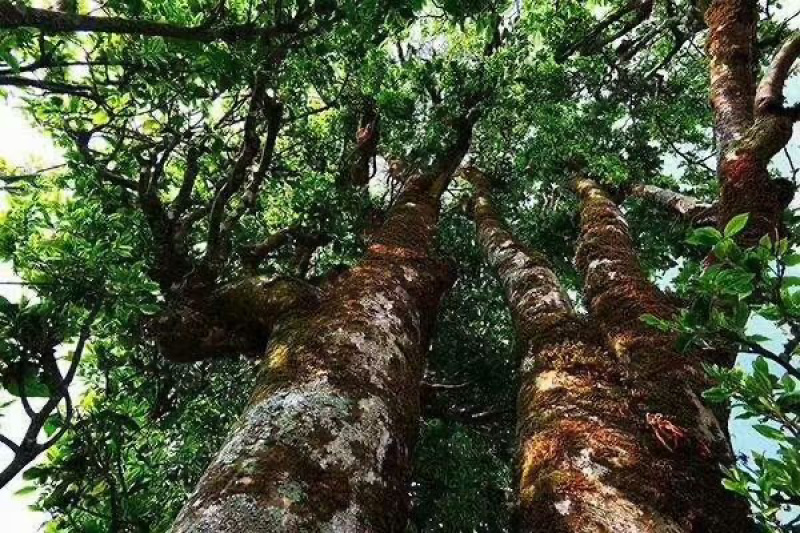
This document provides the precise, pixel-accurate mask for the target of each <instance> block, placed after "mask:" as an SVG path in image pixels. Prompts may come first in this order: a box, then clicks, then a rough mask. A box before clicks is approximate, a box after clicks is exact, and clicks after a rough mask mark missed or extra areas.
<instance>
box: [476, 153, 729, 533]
mask: <svg viewBox="0 0 800 533" xmlns="http://www.w3.org/2000/svg"><path fill="white" fill-rule="evenodd" d="M467 176H468V179H469V180H470V181H471V182H472V183H473V185H474V186H475V190H476V196H477V198H476V203H475V213H474V214H475V222H476V225H477V230H478V239H479V242H480V244H481V247H482V248H483V250H484V252H485V253H486V255H487V258H488V260H489V263H490V264H491V265H492V266H493V267H494V268H495V270H496V271H497V275H498V277H499V278H500V281H501V283H502V284H503V287H504V289H505V293H506V299H507V301H508V304H509V307H510V308H511V311H512V316H513V318H514V330H515V334H516V336H517V341H518V343H519V345H520V347H521V351H522V353H521V358H520V389H519V396H518V402H517V416H518V425H517V449H518V458H517V483H518V489H517V490H518V502H517V504H518V509H517V517H516V518H517V521H518V523H519V530H520V531H522V532H523V533H524V532H531V533H533V532H541V531H549V532H554V533H560V532H564V533H579V532H580V533H589V532H597V531H620V532H622V531H624V532H669V533H673V532H690V531H692V532H700V531H703V532H717V531H719V532H721V531H743V529H735V528H731V529H725V528H727V523H726V524H725V526H724V527H723V525H722V523H720V524H718V525H716V524H715V523H714V522H711V521H707V520H705V521H704V520H700V519H698V516H697V514H696V512H695V510H696V506H694V505H689V503H691V502H690V501H685V500H686V496H685V495H681V494H680V493H676V492H675V491H676V490H677V489H681V488H683V489H686V486H687V484H686V483H681V482H680V481H679V480H680V479H682V478H681V477H680V476H681V475H682V474H684V472H682V468H681V467H680V464H682V463H683V462H686V461H688V459H686V458H684V457H682V456H681V457H670V454H665V450H664V448H663V445H661V443H660V442H659V441H658V440H657V439H654V438H653V428H652V427H651V425H650V424H648V423H647V421H646V420H644V419H641V417H640V415H641V412H640V411H639V410H638V409H636V402H637V397H636V395H632V394H631V391H633V390H638V386H637V385H636V384H635V383H630V382H629V380H630V378H631V377H632V376H631V374H630V372H629V371H628V370H627V364H626V362H625V361H623V360H620V359H618V358H617V357H616V354H614V353H613V352H611V350H610V349H609V348H608V347H607V346H606V342H605V336H604V334H603V333H602V332H601V331H600V330H599V329H598V327H597V326H596V325H595V323H596V322H597V321H592V320H591V319H587V318H582V317H579V316H577V315H576V314H575V312H574V311H573V309H572V307H571V304H570V302H569V299H568V298H567V297H566V296H565V295H564V293H563V290H562V288H561V285H560V284H559V282H558V279H557V277H556V275H555V274H554V273H553V271H552V270H551V269H550V267H549V266H548V264H547V261H546V260H545V259H544V257H543V256H542V255H540V254H538V253H536V252H532V251H529V250H527V249H526V248H525V246H524V245H522V244H520V243H519V242H518V241H517V240H516V239H515V238H514V237H513V235H512V234H511V233H510V232H509V231H507V230H506V229H504V228H503V226H502V223H501V222H500V220H499V218H498V216H497V215H496V213H495V212H494V210H493V207H492V204H491V199H490V196H489V194H490V193H489V187H488V183H487V181H486V180H485V178H484V177H483V175H482V174H480V172H479V171H477V170H475V169H470V170H469V171H468V172H467ZM684 388H685V387H684ZM690 408H693V406H691V407H690ZM722 440H723V441H724V438H722ZM710 466H711V468H713V469H714V472H716V465H715V464H714V463H710ZM673 475H674V476H677V478H676V479H673ZM692 479H695V478H692ZM716 482H717V484H718V485H719V482H720V480H719V476H717V478H716ZM696 488H705V487H692V490H694V489H696ZM694 493H695V495H696V496H695V499H701V498H704V497H706V495H705V494H704V493H702V492H694ZM710 494H712V495H714V496H717V495H719V496H720V497H723V496H725V493H724V492H723V491H722V487H721V486H718V487H716V488H715V489H714V490H713V491H712V492H711V493H710ZM717 501H720V500H717ZM714 503H716V502H711V503H710V504H711V505H713V504H714ZM706 524H715V525H713V526H711V527H710V528H708V529H707V528H705V526H706Z"/></svg>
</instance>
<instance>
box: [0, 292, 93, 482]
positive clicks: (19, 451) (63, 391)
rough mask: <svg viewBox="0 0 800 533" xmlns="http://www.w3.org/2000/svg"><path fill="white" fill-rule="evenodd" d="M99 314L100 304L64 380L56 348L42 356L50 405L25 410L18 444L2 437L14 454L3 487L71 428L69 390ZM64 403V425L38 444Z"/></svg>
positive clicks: (0, 479)
mask: <svg viewBox="0 0 800 533" xmlns="http://www.w3.org/2000/svg"><path fill="white" fill-rule="evenodd" d="M99 312H100V305H95V306H94V308H93V309H92V310H91V311H90V312H89V314H88V316H87V317H86V320H85V321H84V323H83V326H82V327H81V330H80V333H79V334H78V341H77V343H76V345H75V351H74V352H73V355H72V360H71V362H70V366H69V368H68V369H67V372H66V374H64V376H63V377H62V376H61V372H60V371H59V370H58V365H57V363H56V360H55V355H54V349H55V347H53V346H50V347H48V350H49V351H48V352H47V353H42V354H41V356H42V361H43V366H44V367H45V372H46V374H47V376H48V380H49V381H50V382H51V394H50V397H49V399H48V400H47V402H45V404H44V406H42V408H41V409H40V410H38V411H35V410H33V409H32V408H31V409H30V410H29V411H28V409H26V411H28V416H29V417H30V422H29V423H28V429H27V430H26V431H25V435H24V436H23V438H22V441H21V442H20V443H19V444H17V443H15V442H13V441H12V440H11V439H9V438H8V437H5V436H3V435H0V442H2V443H3V444H5V445H6V446H8V447H9V449H11V450H12V451H13V452H14V457H13V458H12V459H11V462H10V463H9V464H8V465H7V466H6V467H5V468H4V469H3V471H2V472H0V488H2V487H4V486H5V485H7V484H8V483H9V482H10V481H11V480H12V479H14V477H15V476H16V475H17V474H19V473H20V472H21V471H22V470H24V469H25V467H27V466H28V465H29V464H30V463H31V462H32V461H33V460H34V459H36V458H37V457H38V456H39V455H40V454H41V453H42V452H44V451H45V450H47V449H48V448H50V447H51V446H53V445H54V444H55V443H56V442H58V440H59V439H60V438H61V437H62V436H63V435H64V433H65V432H66V431H67V429H69V426H70V425H71V422H72V417H73V414H74V408H73V403H72V398H71V397H70V395H69V387H70V385H71V384H72V381H73V380H74V379H75V375H76V374H77V372H78V367H79V366H80V361H81V358H82V356H83V352H84V349H85V348H86V343H87V342H88V340H89V337H90V335H91V326H92V324H93V323H94V321H95V319H96V318H97V315H98V313H99ZM22 382H23V380H22V379H21V380H20V383H22ZM21 389H22V390H21V391H20V400H22V401H23V404H27V405H28V406H29V407H30V404H29V403H28V399H27V397H26V395H25V391H24V387H21ZM62 401H63V402H64V404H65V414H64V422H63V424H62V425H61V427H60V428H59V430H58V431H57V432H56V433H55V434H54V435H53V436H51V437H50V438H49V439H47V440H46V441H45V442H43V443H40V442H39V441H38V438H39V433H40V432H41V431H42V428H43V427H44V425H45V423H46V422H47V419H48V418H49V417H50V416H51V415H52V414H53V413H54V412H55V411H56V410H57V409H58V406H59V404H60V403H61V402H62Z"/></svg>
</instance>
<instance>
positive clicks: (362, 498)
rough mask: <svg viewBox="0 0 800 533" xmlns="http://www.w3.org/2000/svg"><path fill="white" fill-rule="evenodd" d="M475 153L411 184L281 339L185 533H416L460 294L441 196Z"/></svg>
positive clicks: (284, 326) (195, 500) (284, 325)
mask: <svg viewBox="0 0 800 533" xmlns="http://www.w3.org/2000/svg"><path fill="white" fill-rule="evenodd" d="M466 142H467V144H466V145H468V134H467V137H466ZM466 145H464V146H460V147H459V148H458V149H457V150H453V151H451V152H450V154H449V155H448V156H447V158H446V159H447V160H446V161H445V162H444V164H443V165H440V168H438V169H436V170H435V171H431V172H429V173H426V174H415V175H412V176H411V177H409V178H408V179H407V181H406V185H405V189H404V192H403V194H402V195H401V197H400V198H399V199H398V201H397V203H396V205H395V207H394V208H393V209H392V211H391V213H390V215H389V217H388V219H387V221H386V223H385V224H384V225H383V227H382V229H381V230H380V231H379V232H378V234H377V236H376V238H375V240H374V241H373V243H372V245H371V246H370V248H369V251H368V252H367V254H366V256H365V258H364V259H363V260H362V261H361V262H360V263H359V264H357V265H356V266H354V267H352V268H351V269H350V270H348V271H347V272H345V273H344V274H342V275H341V276H339V277H338V278H336V279H333V280H330V281H329V282H328V286H327V287H324V288H323V290H322V296H321V302H320V304H319V306H318V307H317V308H316V309H315V310H313V311H306V312H299V313H295V314H293V315H290V316H289V317H287V318H284V319H283V320H282V321H281V322H280V323H279V324H278V325H277V326H276V327H275V330H274V332H273V334H272V336H271V338H270V340H269V344H268V347H267V354H266V357H265V359H264V362H263V366H262V369H261V373H260V375H259V378H258V380H257V385H256V389H255V392H254V393H253V395H252V397H251V399H250V402H249V404H248V406H247V408H246V410H245V412H244V414H243V416H242V417H241V419H240V420H239V422H238V423H237V424H236V426H235V427H234V429H233V431H232V433H231V434H230V436H229V437H228V439H227V443H226V444H225V445H224V447H223V448H222V450H221V451H220V452H219V455H218V456H217V457H216V459H215V460H214V461H213V462H212V464H211V465H210V466H209V468H208V470H207V471H206V473H205V475H204V476H203V478H202V479H201V481H200V483H199V485H198V487H197V490H196V491H195V493H194V494H193V495H192V496H191V498H190V500H189V501H188V503H187V504H186V506H185V507H184V509H183V511H182V512H181V514H180V516H179V517H178V519H177V521H176V523H175V525H174V528H173V531H174V532H176V533H187V532H196V533H197V532H206V531H207V532H215V533H224V532H234V531H235V532H242V531H247V532H249V533H251V532H260V531H263V532H275V531H292V532H295V531H304V532H305V531H308V532H315V531H342V532H344V531H347V532H368V531H369V532H373V531H381V532H384V531H385V532H402V531H404V529H405V522H406V518H407V510H408V504H409V502H408V500H409V498H408V482H409V473H410V465H409V462H410V452H411V449H412V447H413V444H414V440H415V434H416V429H417V421H418V418H419V410H420V406H419V388H420V381H421V377H422V371H423V365H424V360H425V354H426V351H427V350H428V345H429V339H430V334H431V329H432V326H433V323H434V320H435V317H436V311H437V307H438V304H439V301H440V299H441V298H442V296H443V294H444V293H445V291H446V289H447V288H448V287H449V285H450V284H451V283H452V278H451V275H450V274H449V269H448V268H447V267H446V265H445V264H443V263H442V262H441V261H439V260H437V259H436V258H435V257H433V255H432V247H433V238H434V235H435V228H436V221H437V216H438V206H439V198H440V195H441V191H442V190H443V187H444V184H446V182H447V180H448V179H449V177H450V176H451V175H452V172H453V171H454V169H455V168H456V167H457V164H458V162H459V161H460V160H461V157H462V156H463V153H464V151H465V150H466Z"/></svg>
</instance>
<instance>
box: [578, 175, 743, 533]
mask: <svg viewBox="0 0 800 533" xmlns="http://www.w3.org/2000/svg"><path fill="white" fill-rule="evenodd" d="M575 187H576V190H577V193H578V195H579V196H580V198H581V201H582V213H581V237H580V242H579V245H578V250H577V257H576V263H577V266H578V268H579V270H580V271H581V272H582V273H583V275H584V291H585V292H584V296H585V299H586V301H587V304H588V306H589V312H590V314H591V316H592V317H593V320H594V322H595V324H597V326H598V327H599V329H600V331H601V333H602V335H603V337H604V338H605V343H606V346H607V347H608V348H609V350H610V351H611V352H612V354H613V356H614V357H615V359H616V361H617V363H618V364H619V365H620V366H621V368H622V369H623V370H624V373H623V376H622V380H623V381H622V383H623V386H624V388H625V390H626V391H627V394H628V395H629V404H628V409H629V410H630V415H629V416H630V421H629V423H630V424H631V425H632V426H633V427H635V428H636V432H637V433H638V434H639V435H641V436H642V437H641V440H640V442H639V444H640V445H641V446H643V448H644V449H645V450H646V454H644V455H638V456H637V455H631V456H629V457H628V459H627V460H630V461H633V462H634V463H635V466H633V467H631V468H630V469H629V470H628V472H629V475H627V476H623V477H619V478H617V479H615V480H614V481H613V482H612V484H613V485H614V486H615V487H617V489H618V490H621V491H623V492H625V493H627V494H630V495H631V499H633V500H635V501H639V502H646V503H648V504H649V505H650V506H652V507H654V508H657V509H660V510H662V512H663V513H664V515H665V516H670V517H671V519H672V524H673V525H672V526H670V527H673V529H664V531H686V532H700V531H703V532H709V533H715V532H719V533H722V532H744V531H753V530H754V529H753V525H752V523H751V522H750V520H749V519H748V509H747V504H746V503H745V502H744V501H743V500H740V499H739V498H738V497H736V496H735V495H734V494H733V493H731V492H729V491H727V490H725V489H724V488H723V486H722V471H721V469H720V465H725V464H730V463H731V462H732V460H733V457H732V453H731V449H730V444H729V442H728V438H727V432H726V431H725V430H724V429H723V427H722V424H721V422H720V421H719V419H718V417H717V416H716V415H715V413H714V412H712V411H711V410H710V409H709V408H708V407H706V406H705V405H704V404H703V402H702V399H701V396H700V395H701V393H702V391H703V390H705V389H706V388H708V385H709V384H708V383H707V379H706V377H705V374H704V372H703V369H702V366H701V364H702V363H703V362H706V361H708V360H709V358H712V359H713V358H714V357H725V354H700V353H688V354H684V353H681V352H679V351H678V350H677V348H676V340H677V339H676V338H675V336H674V335H672V334H668V333H664V332H661V331H658V330H655V329H653V328H651V327H650V326H648V325H646V324H645V323H643V322H642V321H641V317H642V316H643V315H644V314H651V315H654V316H656V317H659V318H662V319H667V318H670V317H673V316H674V314H675V312H676V309H675V308H674V306H673V304H672V302H671V301H670V299H669V298H667V297H666V295H664V294H663V293H662V292H661V291H659V290H658V288H657V287H655V285H653V283H651V282H650V281H649V280H648V279H647V278H646V276H645V274H644V273H643V271H642V269H641V267H640V265H639V262H638V258H637V255H636V251H635V248H634V244H633V241H632V239H631V236H630V234H629V233H628V227H627V224H626V222H625V220H624V218H623V216H622V214H621V212H620V211H619V209H618V207H617V206H616V205H615V204H614V202H613V201H612V200H611V199H610V198H609V197H608V196H607V195H606V194H605V193H604V192H603V191H602V189H601V188H600V187H599V186H598V185H597V184H596V183H595V182H593V181H592V180H589V179H580V180H577V181H576V184H575ZM676 528H677V529H676ZM659 531H660V530H659Z"/></svg>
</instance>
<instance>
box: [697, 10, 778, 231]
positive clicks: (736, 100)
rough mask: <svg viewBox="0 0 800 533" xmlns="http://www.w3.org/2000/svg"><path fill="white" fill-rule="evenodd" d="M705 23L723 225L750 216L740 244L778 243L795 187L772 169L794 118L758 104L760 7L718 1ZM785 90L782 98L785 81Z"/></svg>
mask: <svg viewBox="0 0 800 533" xmlns="http://www.w3.org/2000/svg"><path fill="white" fill-rule="evenodd" d="M705 19H706V22H707V24H708V27H709V37H708V55H709V59H710V62H711V65H710V71H711V104H712V107H713V109H714V133H715V137H716V140H717V154H718V168H717V173H718V178H719V183H720V200H719V213H718V214H719V217H718V224H719V227H720V228H724V227H725V224H727V223H728V221H730V219H731V218H733V217H734V216H736V215H739V214H742V213H749V214H750V222H749V224H748V227H747V228H746V229H745V231H744V232H743V233H742V234H741V236H740V237H739V240H740V242H741V243H742V244H743V245H745V246H754V245H756V244H757V243H758V241H759V239H760V238H761V237H763V236H764V235H770V236H771V237H772V238H773V240H774V239H775V237H776V235H777V234H778V233H779V232H780V228H781V216H782V214H783V211H784V209H786V207H787V205H788V204H789V202H790V201H791V198H792V193H793V188H792V187H787V184H786V183H784V182H783V181H782V180H773V179H771V178H770V175H769V172H768V171H767V167H768V165H769V162H770V160H771V159H772V157H773V156H774V155H775V154H776V153H778V152H779V151H780V150H781V149H782V148H783V147H784V146H786V144H787V143H788V142H789V139H790V138H791V135H792V125H793V118H792V117H790V116H787V115H785V114H783V113H781V112H780V110H779V109H777V108H776V106H777V107H780V105H781V104H782V102H763V103H759V102H756V83H755V74H756V72H757V70H758V62H757V61H756V54H755V39H756V25H757V23H758V8H757V2H756V1H755V0H713V1H712V2H711V5H710V7H709V8H708V10H707V11H706V14H705ZM767 81H769V78H768V79H767ZM780 85H781V87H780V89H781V95H782V89H783V80H781V84H780ZM757 103H759V104H764V105H759V106H758V107H757V106H756V104H757Z"/></svg>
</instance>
